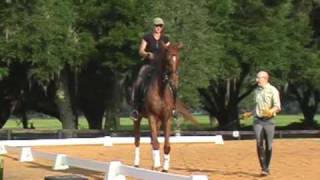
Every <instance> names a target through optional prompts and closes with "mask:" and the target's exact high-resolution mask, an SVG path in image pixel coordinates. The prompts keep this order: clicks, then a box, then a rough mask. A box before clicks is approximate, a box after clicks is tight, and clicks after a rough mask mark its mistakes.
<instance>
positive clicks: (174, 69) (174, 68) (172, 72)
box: [164, 43, 183, 87]
mask: <svg viewBox="0 0 320 180" xmlns="http://www.w3.org/2000/svg"><path fill="white" fill-rule="evenodd" d="M182 47H183V45H182V44H181V43H179V44H170V45H169V46H165V49H166V57H165V58H164V60H165V62H164V64H165V69H166V71H167V73H168V75H169V80H171V81H172V83H173V84H174V86H175V87H177V86H178V81H179V76H178V70H179V65H180V54H179V52H180V49H181V48H182Z"/></svg>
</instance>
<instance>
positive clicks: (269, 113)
mask: <svg viewBox="0 0 320 180" xmlns="http://www.w3.org/2000/svg"><path fill="white" fill-rule="evenodd" d="M262 115H263V117H267V118H272V117H273V116H275V115H276V114H275V113H274V112H273V111H272V109H265V110H263V111H262Z"/></svg>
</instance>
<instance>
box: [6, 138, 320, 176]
mask: <svg viewBox="0 0 320 180" xmlns="http://www.w3.org/2000/svg"><path fill="white" fill-rule="evenodd" d="M33 149H35V150H38V151H44V152H52V153H64V154H67V155H70V156H72V157H78V158H82V159H94V160H99V161H111V160H120V161H122V163H125V164H129V165H130V164H132V161H133V160H132V159H133V151H134V146H133V145H114V146H113V147H103V146H54V147H35V148H33ZM171 149H172V151H171V170H170V172H173V173H179V174H185V175H191V174H203V175H208V176H209V179H214V180H216V179H218V180H235V179H236V180H248V179H249V180H250V179H263V180H286V179H288V180H289V179H290V180H301V179H305V180H318V179H320V173H319V168H320V139H285V140H284V139H281V140H278V139H276V140H275V142H274V150H273V151H274V153H273V159H272V163H271V175H270V176H268V177H260V168H259V164H258V159H257V156H256V149H255V141H253V140H248V141H225V144H224V145H216V144H173V145H172V147H171ZM141 154H142V157H141V158H142V159H141V161H142V162H141V164H142V167H143V168H148V169H150V167H151V146H150V145H149V144H144V145H142V146H141ZM18 158H19V155H18V154H14V153H9V154H7V155H5V156H4V166H5V171H4V176H5V179H6V180H15V179H17V180H20V179H28V180H29V179H30V180H43V179H44V177H45V176H46V175H65V174H82V175H85V176H87V177H89V178H90V179H97V180H98V179H103V174H102V173H97V172H94V171H88V170H83V169H77V168H71V169H68V170H65V171H53V170H52V165H53V162H50V161H46V160H40V159H37V160H36V161H34V162H31V163H21V162H19V161H18ZM128 179H130V178H128ZM131 179H132V178H131Z"/></svg>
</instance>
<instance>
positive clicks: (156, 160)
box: [149, 116, 161, 170]
mask: <svg viewBox="0 0 320 180" xmlns="http://www.w3.org/2000/svg"><path fill="white" fill-rule="evenodd" d="M149 126H150V130H151V145H152V157H153V167H152V168H153V169H154V170H159V169H160V166H161V163H160V144H159V141H158V128H157V122H156V118H155V117H154V116H151V117H150V118H149Z"/></svg>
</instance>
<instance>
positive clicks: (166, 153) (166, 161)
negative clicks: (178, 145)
mask: <svg viewBox="0 0 320 180" xmlns="http://www.w3.org/2000/svg"><path fill="white" fill-rule="evenodd" d="M171 122H172V118H170V119H168V120H167V121H165V122H164V123H163V129H164V147H163V149H164V154H163V170H162V171H163V172H168V170H169V167H170V150H171V147H170V141H169V138H170V134H171Z"/></svg>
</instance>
